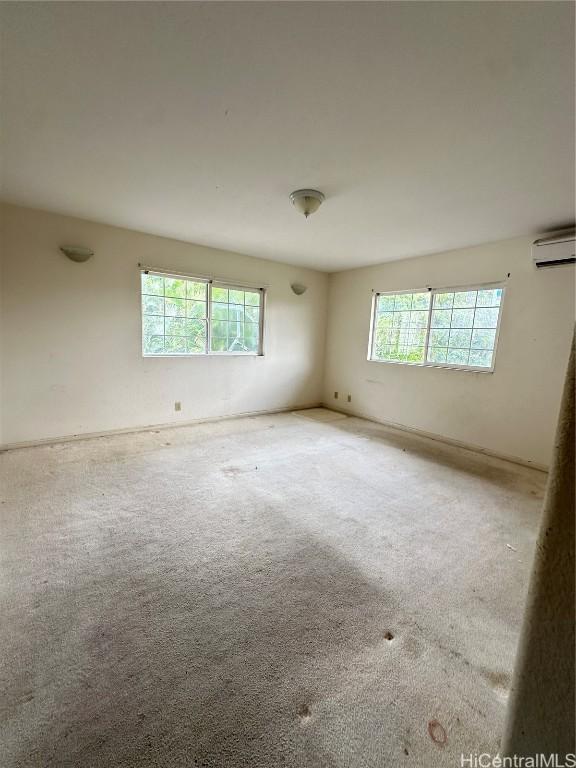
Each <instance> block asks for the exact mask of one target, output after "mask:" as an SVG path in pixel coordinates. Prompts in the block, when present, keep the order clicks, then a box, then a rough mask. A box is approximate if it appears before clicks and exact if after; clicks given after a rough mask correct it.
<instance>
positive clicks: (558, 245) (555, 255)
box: [532, 229, 576, 269]
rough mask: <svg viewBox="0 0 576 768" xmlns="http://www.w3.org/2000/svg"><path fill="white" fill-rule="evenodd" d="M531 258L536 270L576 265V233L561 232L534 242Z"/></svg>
mask: <svg viewBox="0 0 576 768" xmlns="http://www.w3.org/2000/svg"><path fill="white" fill-rule="evenodd" d="M532 258H533V260H534V265H535V266H536V268H537V269H543V268H544V267H563V266H565V265H566V264H574V263H576V231H575V230H574V229H568V230H563V231H562V232H555V233H553V234H550V235H546V237H541V238H539V239H538V240H535V241H534V243H533V244H532Z"/></svg>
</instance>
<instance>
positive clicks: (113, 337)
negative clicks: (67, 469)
mask: <svg viewBox="0 0 576 768" xmlns="http://www.w3.org/2000/svg"><path fill="white" fill-rule="evenodd" d="M2 214H3V230H4V232H3V238H2V243H1V245H2V252H1V255H2V257H3V282H2V297H1V301H0V306H1V308H2V315H1V321H2V322H1V334H0V336H1V338H0V343H1V344H2V348H3V356H2V362H1V363H0V366H1V369H0V370H1V371H2V374H3V376H2V384H3V386H2V397H1V400H0V407H1V412H2V413H3V419H2V432H3V434H2V438H1V439H2V442H3V443H4V444H11V443H16V442H20V441H28V440H37V439H42V438H49V437H58V436H63V435H72V434H79V433H89V432H100V431H105V430H113V429H123V428H129V427H140V426H147V425H151V424H164V423H169V422H174V423H177V422H179V421H181V422H183V421H189V420H193V419H202V418H210V417H219V416H228V415H233V414H239V413H245V412H255V411H262V410H269V409H270V410H271V409H276V408H286V407H293V406H294V407H295V406H299V405H309V404H317V403H318V402H319V401H320V400H321V394H322V393H321V388H322V373H323V355H324V340H325V317H326V293H327V276H326V275H324V274H321V273H318V272H315V271H312V270H307V269H303V268H298V267H291V266H287V265H284V264H279V263H276V262H270V261H264V260H261V259H255V258H251V257H249V256H242V255H239V254H234V253H230V252H226V251H220V250H215V249H211V248H205V247H202V246H198V245H191V244H188V243H183V242H178V241H175V240H168V239H165V238H160V237H153V236H150V235H144V234H141V233H137V232H133V231H129V230H125V229H118V228H115V227H109V226H105V225H101V224H95V223H91V222H88V221H83V220H81V219H75V218H69V217H65V216H59V215H55V214H51V213H45V212H41V211H35V210H30V209H26V208H20V207H15V206H9V205H6V206H2ZM66 243H68V244H75V245H84V246H89V247H90V248H92V249H93V250H94V251H95V256H94V257H93V258H92V259H91V260H90V261H88V262H86V263H84V264H75V263H73V262H71V261H69V260H68V259H66V258H65V257H64V256H63V255H62V254H61V253H60V251H59V249H58V247H59V245H62V244H66ZM138 262H142V263H145V264H147V265H152V266H158V267H166V268H169V269H174V270H175V271H178V270H179V269H181V270H184V271H187V272H194V271H197V272H198V273H199V274H203V275H214V276H216V277H220V278H224V279H230V280H234V279H237V280H241V281H243V282H250V281H254V283H255V284H261V283H265V284H268V285H269V289H268V293H267V304H266V318H265V323H266V325H265V355H264V356H263V357H240V356H236V357H234V356H230V357H222V356H218V357H209V356H201V357H196V358H164V359H162V358H143V357H142V355H141V341H140V339H141V319H140V295H139V281H140V273H139V269H138ZM294 281H297V282H301V283H304V284H305V285H307V286H308V291H307V292H306V293H305V294H304V295H303V296H295V295H294V294H293V293H292V291H291V289H290V283H291V282H294ZM177 400H179V401H181V402H182V411H181V412H175V411H174V403H175V401H177Z"/></svg>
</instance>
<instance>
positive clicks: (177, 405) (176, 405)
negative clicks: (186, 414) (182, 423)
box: [174, 400, 182, 411]
mask: <svg viewBox="0 0 576 768" xmlns="http://www.w3.org/2000/svg"><path fill="white" fill-rule="evenodd" d="M174 410H175V411H181V410H182V403H181V402H180V401H179V400H176V402H175V403H174Z"/></svg>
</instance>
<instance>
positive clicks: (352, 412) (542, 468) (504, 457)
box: [322, 382, 550, 473]
mask: <svg viewBox="0 0 576 768" xmlns="http://www.w3.org/2000/svg"><path fill="white" fill-rule="evenodd" d="M374 383H377V384H380V382H374ZM322 407H323V408H326V409H327V410H329V411H334V412H335V413H343V414H344V415H345V416H352V417H356V418H359V419H365V420H366V421H372V422H374V423H375V424H381V425H382V426H383V427H387V428H388V429H395V430H397V431H398V432H407V433H408V434H411V435H415V436H416V437H421V438H424V439H427V440H434V441H435V442H438V443H445V444H446V445H450V446H452V447H454V448H461V449H462V450H465V451H470V452H471V453H477V454H481V455H482V456H490V457H491V458H494V459H499V460H500V461H509V462H510V463H511V464H518V465H520V466H521V467H528V468H529V469H536V470H538V471H539V472H546V473H547V472H549V471H550V468H549V466H548V465H546V464H540V463H539V462H537V461H530V460H529V459H522V458H521V457H520V456H510V455H509V454H507V453H499V452H498V451H493V450H492V449H491V448H483V447H482V446H480V445H474V444H473V443H466V442H463V441H462V440H456V439H454V438H451V437H446V436H444V435H439V434H438V433H436V432H426V431H425V430H423V429H417V428H416V427H410V426H408V425H407V424H399V423H397V422H394V421H386V420H385V419H377V418H376V417H375V416H368V415H367V414H366V413H364V412H362V411H358V410H356V409H352V408H349V409H346V410H345V409H344V408H338V407H335V406H334V405H326V403H324V404H323V405H322Z"/></svg>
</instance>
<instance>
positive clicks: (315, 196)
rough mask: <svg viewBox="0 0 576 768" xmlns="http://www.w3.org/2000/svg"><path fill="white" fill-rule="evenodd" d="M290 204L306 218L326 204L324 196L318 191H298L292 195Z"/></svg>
mask: <svg viewBox="0 0 576 768" xmlns="http://www.w3.org/2000/svg"><path fill="white" fill-rule="evenodd" d="M290 202H291V203H292V205H293V206H294V208H296V210H297V211H300V213H303V214H304V216H306V218H308V216H310V214H311V213H315V212H316V211H317V210H318V208H320V206H321V205H322V203H323V202H324V195H323V194H322V192H318V190H317V189H297V190H296V192H292V194H291V195H290Z"/></svg>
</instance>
